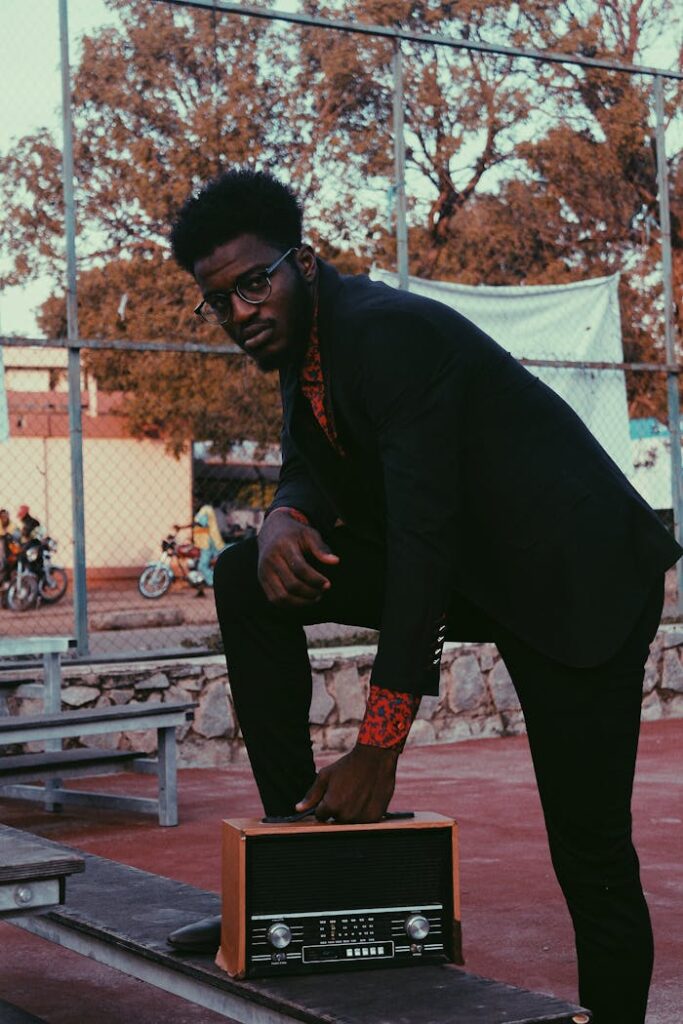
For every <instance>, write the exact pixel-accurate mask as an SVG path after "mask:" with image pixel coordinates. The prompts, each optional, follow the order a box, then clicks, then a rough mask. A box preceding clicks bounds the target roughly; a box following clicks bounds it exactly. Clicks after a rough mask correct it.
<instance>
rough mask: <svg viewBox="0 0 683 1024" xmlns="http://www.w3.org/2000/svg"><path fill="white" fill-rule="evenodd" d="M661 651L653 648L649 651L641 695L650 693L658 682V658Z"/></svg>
mask: <svg viewBox="0 0 683 1024" xmlns="http://www.w3.org/2000/svg"><path fill="white" fill-rule="evenodd" d="M661 653H662V652H661V650H655V649H654V648H653V649H652V650H651V651H650V655H649V657H648V659H647V661H646V662H645V675H644V677H643V693H650V692H651V691H652V690H654V689H655V687H656V686H657V685H658V683H659V682H660V667H659V665H660V661H659V659H660V657H661Z"/></svg>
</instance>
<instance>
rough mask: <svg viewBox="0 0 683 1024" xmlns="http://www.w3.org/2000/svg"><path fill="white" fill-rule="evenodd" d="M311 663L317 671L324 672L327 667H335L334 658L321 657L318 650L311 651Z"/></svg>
mask: <svg viewBox="0 0 683 1024" xmlns="http://www.w3.org/2000/svg"><path fill="white" fill-rule="evenodd" d="M309 657H310V660H311V665H312V666H313V668H314V669H315V670H316V672H324V671H325V669H328V668H334V665H335V661H334V658H325V657H319V656H318V654H317V652H316V651H309Z"/></svg>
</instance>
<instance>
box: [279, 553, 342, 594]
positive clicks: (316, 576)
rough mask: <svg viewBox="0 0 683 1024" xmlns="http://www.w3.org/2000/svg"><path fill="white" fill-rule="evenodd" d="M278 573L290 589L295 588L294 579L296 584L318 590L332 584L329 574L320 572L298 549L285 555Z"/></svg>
mask: <svg viewBox="0 0 683 1024" xmlns="http://www.w3.org/2000/svg"><path fill="white" fill-rule="evenodd" d="M278 573H279V575H280V578H281V579H282V581H283V583H284V584H285V586H287V589H288V590H291V589H293V586H292V580H293V581H294V584H297V583H298V584H303V585H305V586H307V587H314V588H315V589H316V590H318V591H320V590H324V589H327V587H329V585H330V581H329V580H328V578H327V576H323V574H322V573H321V572H318V570H317V569H315V568H314V567H313V566H312V565H311V563H310V562H307V561H306V559H305V558H304V557H303V556H302V555H301V554H300V553H299V552H298V551H297V552H295V553H293V554H290V555H284V556H283V558H282V562H281V563H280V565H279V566H278Z"/></svg>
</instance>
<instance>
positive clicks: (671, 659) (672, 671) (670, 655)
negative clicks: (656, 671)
mask: <svg viewBox="0 0 683 1024" xmlns="http://www.w3.org/2000/svg"><path fill="white" fill-rule="evenodd" d="M662 689H663V690H673V691H674V693H683V666H682V665H681V659H680V657H679V655H678V651H677V650H673V651H672V650H669V651H665V652H664V667H663V669H662Z"/></svg>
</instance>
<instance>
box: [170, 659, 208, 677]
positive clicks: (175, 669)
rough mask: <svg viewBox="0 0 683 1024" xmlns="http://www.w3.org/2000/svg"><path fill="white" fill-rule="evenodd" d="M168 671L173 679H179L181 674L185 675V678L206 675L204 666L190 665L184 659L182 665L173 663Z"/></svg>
mask: <svg viewBox="0 0 683 1024" xmlns="http://www.w3.org/2000/svg"><path fill="white" fill-rule="evenodd" d="M167 672H168V674H169V675H170V676H171V677H172V678H173V679H179V678H180V677H181V676H182V677H183V679H185V678H189V677H190V676H197V677H199V676H202V675H204V666H203V665H189V664H188V663H187V662H186V661H184V662H182V663H181V664H180V665H172V666H171V667H170V668H169V669H167Z"/></svg>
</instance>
